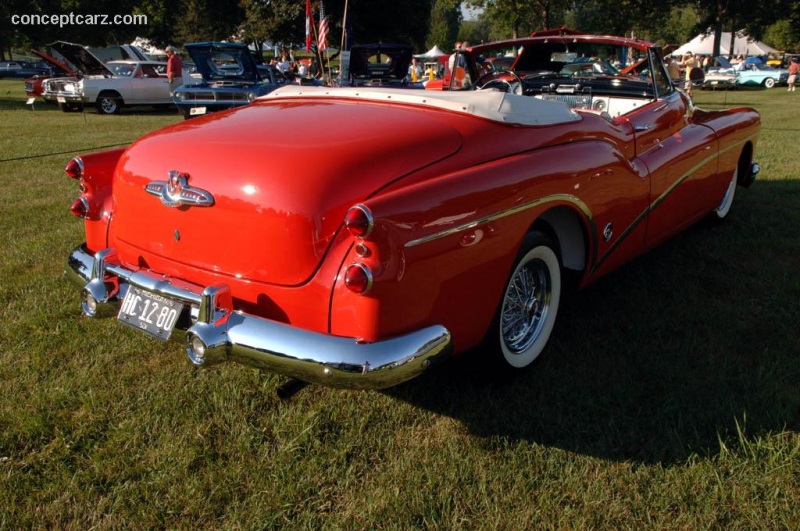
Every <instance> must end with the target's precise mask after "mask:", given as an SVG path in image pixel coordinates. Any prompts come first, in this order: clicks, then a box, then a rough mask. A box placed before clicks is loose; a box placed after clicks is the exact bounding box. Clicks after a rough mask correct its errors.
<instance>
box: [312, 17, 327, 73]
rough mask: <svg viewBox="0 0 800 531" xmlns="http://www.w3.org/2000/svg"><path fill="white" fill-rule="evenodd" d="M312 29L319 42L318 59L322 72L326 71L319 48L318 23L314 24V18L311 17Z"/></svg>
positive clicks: (317, 47) (315, 40)
mask: <svg viewBox="0 0 800 531" xmlns="http://www.w3.org/2000/svg"><path fill="white" fill-rule="evenodd" d="M311 29H313V30H314V42H315V43H317V46H316V49H317V60H318V61H319V67H320V69H322V72H323V73H324V72H325V69H324V68H325V63H323V62H322V52H320V50H319V33H318V32H317V25H316V24H314V18H313V17H312V18H311Z"/></svg>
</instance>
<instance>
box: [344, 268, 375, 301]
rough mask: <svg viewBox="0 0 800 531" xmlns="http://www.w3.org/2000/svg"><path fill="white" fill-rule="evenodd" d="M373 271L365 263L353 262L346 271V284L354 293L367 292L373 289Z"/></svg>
mask: <svg viewBox="0 0 800 531" xmlns="http://www.w3.org/2000/svg"><path fill="white" fill-rule="evenodd" d="M372 280H373V277H372V271H370V269H369V267H367V266H366V265H364V264H351V265H349V266H348V267H347V269H346V270H345V272H344V285H345V286H347V289H349V290H350V291H352V292H353V293H359V294H362V293H366V292H368V291H369V290H370V289H372Z"/></svg>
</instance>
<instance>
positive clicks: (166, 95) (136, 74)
mask: <svg viewBox="0 0 800 531" xmlns="http://www.w3.org/2000/svg"><path fill="white" fill-rule="evenodd" d="M53 48H54V49H55V50H57V51H58V52H59V53H60V54H61V55H63V56H64V57H65V58H66V59H67V60H68V61H69V62H70V63H72V64H73V65H75V67H76V69H77V70H76V71H78V72H79V76H78V78H77V79H76V78H54V79H50V80H48V81H46V82H45V84H44V96H45V98H46V99H55V100H56V101H57V102H58V105H59V107H60V108H61V110H63V111H74V110H81V109H82V108H83V107H84V106H85V105H94V106H95V108H96V109H97V112H99V113H102V114H115V113H117V112H119V110H120V109H121V108H122V107H123V106H128V105H171V104H172V96H171V94H170V86H169V83H168V82H167V74H166V72H167V64H166V63H163V62H158V61H138V60H137V61H134V60H126V61H109V62H108V63H103V62H102V61H101V60H100V59H98V58H97V57H96V56H95V55H93V54H92V53H91V52H90V51H89V50H87V49H86V48H84V47H83V46H80V45H77V44H71V43H64V42H59V43H55V44H54V45H53Z"/></svg>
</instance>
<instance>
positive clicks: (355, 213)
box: [344, 204, 375, 238]
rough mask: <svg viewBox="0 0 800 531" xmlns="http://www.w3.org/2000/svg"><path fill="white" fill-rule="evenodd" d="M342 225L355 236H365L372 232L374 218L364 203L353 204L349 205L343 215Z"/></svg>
mask: <svg viewBox="0 0 800 531" xmlns="http://www.w3.org/2000/svg"><path fill="white" fill-rule="evenodd" d="M344 226H345V228H347V231H348V232H349V233H350V234H352V235H353V236H355V237H356V238H366V237H367V236H369V235H370V234H372V230H373V229H374V228H375V219H374V218H373V217H372V212H370V210H369V208H367V207H366V205H361V204H358V205H355V206H352V207H350V210H348V211H347V214H346V215H345V217H344Z"/></svg>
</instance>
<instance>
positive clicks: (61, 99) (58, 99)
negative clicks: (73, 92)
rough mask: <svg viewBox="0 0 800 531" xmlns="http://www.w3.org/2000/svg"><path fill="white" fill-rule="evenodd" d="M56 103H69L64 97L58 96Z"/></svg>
mask: <svg viewBox="0 0 800 531" xmlns="http://www.w3.org/2000/svg"><path fill="white" fill-rule="evenodd" d="M56 101H57V102H58V103H67V98H65V97H64V96H56Z"/></svg>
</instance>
